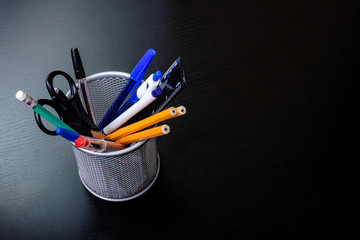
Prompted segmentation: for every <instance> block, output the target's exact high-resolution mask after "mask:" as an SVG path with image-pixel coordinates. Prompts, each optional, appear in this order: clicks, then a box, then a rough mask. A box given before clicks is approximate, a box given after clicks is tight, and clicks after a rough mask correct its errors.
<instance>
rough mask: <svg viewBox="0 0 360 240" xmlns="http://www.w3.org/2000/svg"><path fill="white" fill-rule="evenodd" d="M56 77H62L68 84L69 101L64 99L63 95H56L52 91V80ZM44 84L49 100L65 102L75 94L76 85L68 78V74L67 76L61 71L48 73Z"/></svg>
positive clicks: (53, 90)
mask: <svg viewBox="0 0 360 240" xmlns="http://www.w3.org/2000/svg"><path fill="white" fill-rule="evenodd" d="M58 75H60V76H63V77H64V78H65V79H66V80H67V82H68V83H69V87H70V93H71V97H70V98H69V99H68V98H65V97H64V94H58V93H57V92H56V91H55V89H54V78H55V77H56V76H58ZM45 83H46V88H47V90H48V92H49V94H50V96H51V98H52V99H53V100H54V101H58V102H59V101H63V102H67V101H69V100H70V99H72V98H73V97H74V96H75V95H76V93H77V88H76V84H75V82H74V80H73V79H72V78H71V77H70V75H69V74H67V73H66V72H63V71H59V70H56V71H53V72H51V73H49V75H48V76H47V77H46V80H45Z"/></svg>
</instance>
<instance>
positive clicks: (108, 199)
mask: <svg viewBox="0 0 360 240" xmlns="http://www.w3.org/2000/svg"><path fill="white" fill-rule="evenodd" d="M159 172H160V157H159V156H158V169H157V171H156V174H155V177H154V179H153V180H152V181H151V182H150V184H149V185H148V186H147V187H146V188H145V189H143V190H141V191H140V192H138V193H137V194H134V195H132V196H131V197H127V198H122V199H115V198H107V197H103V196H101V195H99V194H97V193H96V192H94V191H93V190H91V188H90V187H89V186H87V185H86V183H85V182H84V180H83V179H82V177H81V175H80V172H79V176H80V180H81V182H82V184H83V185H84V187H85V188H86V190H88V191H89V192H90V193H91V194H93V195H94V196H96V197H98V198H101V199H103V200H106V201H110V202H124V201H128V200H131V199H134V198H137V197H139V196H141V195H142V194H144V193H145V192H146V191H147V190H149V189H150V188H151V186H152V185H153V184H154V183H155V181H156V179H157V177H158V175H159Z"/></svg>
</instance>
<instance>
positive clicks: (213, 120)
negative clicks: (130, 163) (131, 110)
mask: <svg viewBox="0 0 360 240" xmlns="http://www.w3.org/2000/svg"><path fill="white" fill-rule="evenodd" d="M358 12H359V9H358V7H357V5H356V4H355V1H341V2H340V1H326V2H315V3H314V2H310V1H305V2H299V1H277V2H276V3H274V2H268V1H226V2H221V1H201V0H193V1H189V2H185V1H163V0H154V1H84V0H80V1H41V0H36V1H31V2H26V1H17V0H15V1H0V83H1V88H0V92H1V94H0V100H1V103H2V104H1V114H0V122H1V126H0V128H1V131H0V133H1V138H0V146H1V150H0V156H1V157H0V239H209V238H210V239H225V238H230V239H240V238H242V239H259V238H265V237H266V238H269V237H276V238H278V239H319V238H325V237H328V236H332V237H334V236H335V237H337V238H339V239H340V238H341V239H345V238H346V239H353V238H356V235H357V233H358V231H357V228H356V227H357V225H355V220H356V219H358V216H359V207H358V201H359V194H358V191H357V189H358V185H357V184H356V183H355V180H356V175H357V173H356V171H355V169H356V168H355V163H356V161H357V158H356V157H354V156H356V155H358V154H357V152H356V149H357V145H358V144H357V143H358V141H357V140H354V139H353V138H352V137H353V136H357V134H358V133H359V128H358V126H357V123H358V118H357V117H356V115H355V113H356V109H357V108H356V105H355V102H356V100H355V99H356V97H355V96H357V95H355V94H357V93H356V91H355V89H356V87H357V84H355V80H356V79H358V78H359V77H358V69H359V60H358V56H359V47H358V42H359V41H358V40H359V38H358V37H357V35H358V29H359V28H358V22H359V21H358V20H359V19H358V18H359V17H358ZM72 47H78V48H79V50H80V53H81V56H82V58H83V64H84V68H85V72H86V74H87V75H90V74H93V73H97V72H102V71H109V70H117V71H124V72H130V71H131V70H132V68H133V67H134V65H135V64H136V63H137V61H138V59H139V58H140V57H141V56H142V54H143V53H144V52H145V51H146V50H147V49H148V48H150V47H151V48H154V49H155V50H156V52H157V54H156V56H155V58H154V60H153V61H152V63H151V65H150V67H149V71H148V72H147V74H149V73H150V72H154V71H156V70H162V71H165V70H166V69H167V68H168V67H169V66H170V65H171V63H172V62H173V61H174V60H175V59H176V58H177V56H181V57H182V61H183V63H184V68H185V75H186V79H187V82H188V85H187V86H186V88H184V90H183V91H182V92H181V93H180V94H179V95H178V97H176V99H175V100H174V102H173V104H174V105H176V106H177V105H184V106H186V108H187V114H186V115H185V116H184V117H182V118H181V119H172V120H170V121H168V122H167V123H168V125H170V126H171V129H172V131H171V133H170V134H169V135H167V136H164V137H160V138H159V139H158V150H159V154H160V156H161V170H160V176H159V178H158V180H157V181H156V183H155V185H154V186H153V187H152V188H151V189H150V190H149V191H148V192H147V193H146V194H144V195H143V196H141V197H139V198H137V199H134V200H131V201H129V202H124V203H111V202H106V201H103V200H100V199H97V198H96V197H94V196H92V195H91V194H90V193H88V192H87V190H86V189H84V187H83V186H82V183H81V181H80V179H79V177H78V173H77V166H76V162H75V158H74V156H73V152H72V150H71V147H70V145H69V144H68V143H67V142H65V141H64V140H62V139H60V138H57V137H51V136H46V135H44V134H43V133H42V132H41V131H40V130H39V129H38V128H37V126H36V124H35V122H34V120H33V113H32V111H31V110H30V109H28V108H26V107H24V106H23V105H22V104H21V103H19V102H18V101H17V100H16V99H15V98H14V94H15V93H16V91H17V90H19V89H21V90H23V91H25V92H27V93H29V94H30V95H31V96H33V97H34V98H37V99H38V98H48V94H47V92H46V89H45V84H44V80H45V77H46V75H47V74H48V73H49V72H50V71H53V70H56V69H59V70H63V71H65V72H68V73H71V75H72V76H74V74H73V70H72V64H71V58H70V49H71V48H72ZM355 139H356V138H355ZM354 154H355V155H354Z"/></svg>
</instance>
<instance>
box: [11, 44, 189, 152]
mask: <svg viewBox="0 0 360 240" xmlns="http://www.w3.org/2000/svg"><path fill="white" fill-rule="evenodd" d="M154 55H155V51H154V50H153V49H149V50H148V51H147V52H146V53H145V55H144V56H143V57H142V58H141V60H140V61H139V63H138V64H137V65H136V67H135V68H134V70H133V71H132V72H131V74H130V76H129V77H128V79H127V82H126V84H125V86H124V87H123V88H122V89H121V90H120V92H119V94H118V95H117V97H116V99H115V100H113V103H112V104H111V106H110V108H109V109H108V111H107V112H106V113H105V114H104V116H103V117H102V119H101V121H100V122H99V124H96V119H95V117H94V111H93V106H92V103H91V99H90V97H89V90H88V86H87V84H88V82H89V79H90V78H91V76H90V77H86V75H85V71H84V68H83V65H82V61H81V58H80V55H79V51H78V50H77V49H76V48H73V49H71V56H72V61H73V66H74V71H75V76H76V79H77V80H78V83H75V82H74V81H73V79H72V78H71V77H70V76H69V75H68V74H67V73H65V72H62V71H54V72H51V73H50V74H49V75H48V76H47V78H46V81H45V82H46V87H47V90H48V92H49V94H50V96H51V100H48V99H39V100H38V101H36V100H34V99H33V98H31V97H30V96H29V95H27V94H26V93H24V92H23V91H21V90H20V91H18V92H17V93H16V98H17V99H18V100H20V101H21V102H23V103H24V104H25V105H27V106H29V107H30V108H31V109H33V110H34V111H35V112H34V114H35V120H36V123H37V124H38V126H39V128H40V129H41V130H42V131H43V132H44V133H46V134H49V135H60V136H62V137H63V138H65V139H66V140H69V141H71V142H73V144H74V145H75V146H76V147H78V148H82V149H87V150H89V151H93V152H112V151H117V150H121V149H125V148H127V147H128V146H130V145H131V144H132V143H135V142H139V141H143V140H146V139H150V138H154V137H158V136H162V135H165V134H168V133H169V132H170V127H169V126H168V125H165V124H164V125H161V126H157V124H158V123H160V122H163V121H165V120H168V119H171V118H175V117H178V116H182V115H184V114H185V113H186V109H185V107H184V106H180V107H170V108H167V109H165V107H166V106H167V105H168V104H169V102H170V101H171V100H172V99H173V98H174V97H175V95H176V94H177V93H178V92H179V91H180V90H181V89H182V88H183V87H184V86H185V84H186V81H185V76H184V71H183V68H182V65H181V62H180V57H178V58H177V59H176V61H175V62H174V63H173V64H172V65H171V66H170V68H169V69H168V70H167V71H166V72H165V74H164V75H162V73H161V72H160V71H157V72H155V73H154V74H151V75H150V76H149V77H148V78H147V79H146V80H145V81H143V77H144V74H145V71H146V69H147V67H148V66H149V64H150V62H151V60H152V59H153V57H154ZM58 75H60V76H63V77H64V78H65V79H66V80H67V82H68V84H69V86H70V91H69V92H68V93H67V94H65V93H64V92H63V91H61V90H60V89H58V88H55V87H54V85H53V80H54V78H55V77H56V76H58ZM43 105H48V106H50V107H51V108H53V109H54V110H55V111H56V112H57V114H58V116H59V118H58V117H56V116H55V115H54V114H52V113H51V112H50V111H48V110H47V109H46V108H44V107H43ZM164 109H165V110H164ZM41 117H42V118H44V119H46V120H47V121H49V122H50V123H51V124H53V125H54V126H55V127H56V130H55V131H52V130H49V129H47V128H46V127H45V126H44V125H43V123H42V120H41Z"/></svg>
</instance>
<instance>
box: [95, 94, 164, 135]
mask: <svg viewBox="0 0 360 240" xmlns="http://www.w3.org/2000/svg"><path fill="white" fill-rule="evenodd" d="M161 93H162V90H161V88H159V87H158V88H156V89H154V90H152V91H151V92H149V93H148V94H146V95H145V96H143V97H142V98H141V99H140V100H139V101H138V102H136V103H135V104H134V105H132V106H131V107H130V108H129V109H128V110H126V111H125V112H124V113H123V114H121V115H120V116H118V117H117V118H116V119H115V120H113V121H112V122H111V123H109V124H108V125H107V126H106V127H104V128H103V129H102V130H101V131H102V132H103V133H104V134H106V135H107V134H110V133H111V132H113V131H114V130H115V129H117V128H118V127H120V126H121V125H123V124H124V123H125V122H126V121H127V120H129V119H130V118H132V117H133V116H134V115H135V114H137V113H138V112H140V111H141V110H142V109H144V108H145V107H146V106H147V105H149V104H150V103H152V102H153V101H154V100H155V99H156V98H157V97H158V96H159V95H161Z"/></svg>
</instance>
